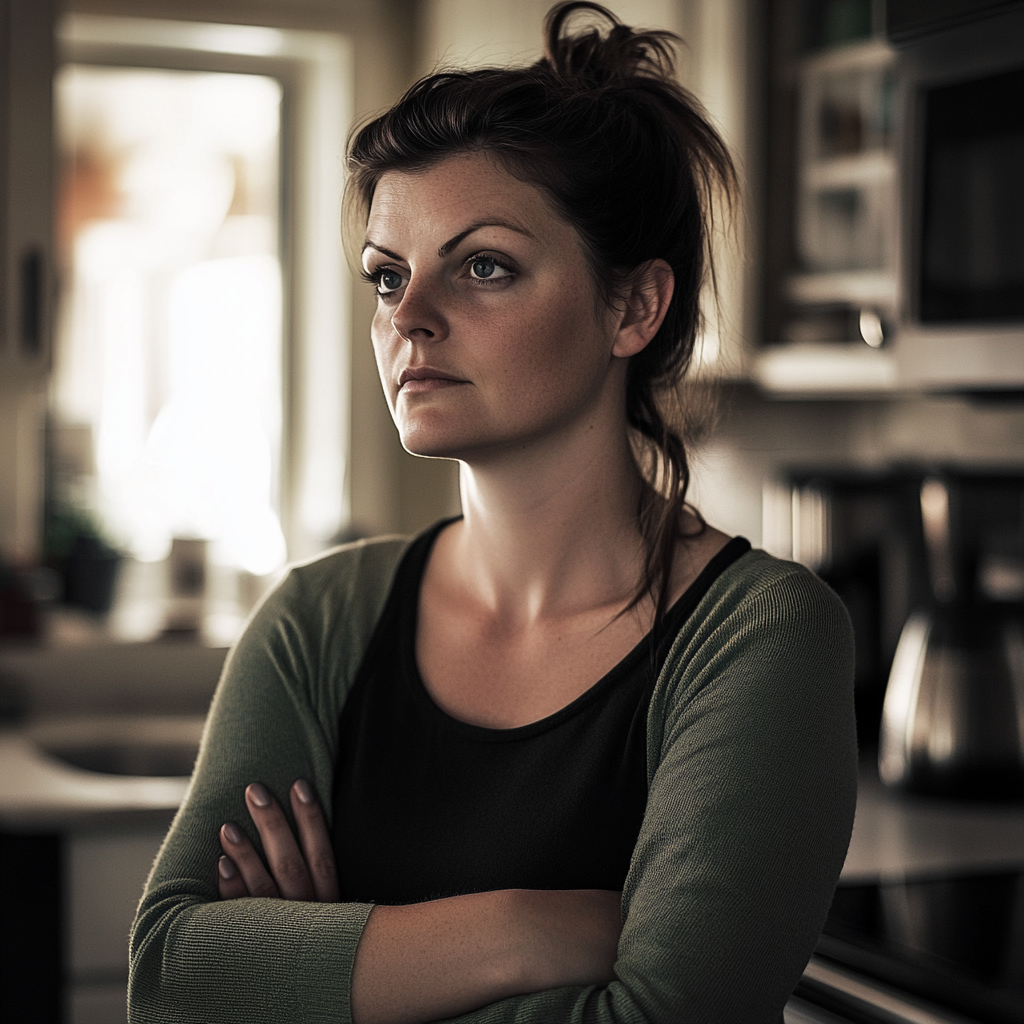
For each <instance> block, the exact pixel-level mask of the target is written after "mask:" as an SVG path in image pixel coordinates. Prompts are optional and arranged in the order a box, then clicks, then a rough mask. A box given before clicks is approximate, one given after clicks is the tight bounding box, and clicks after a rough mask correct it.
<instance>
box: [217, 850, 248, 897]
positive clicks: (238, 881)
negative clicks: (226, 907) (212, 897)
mask: <svg viewBox="0 0 1024 1024" xmlns="http://www.w3.org/2000/svg"><path fill="white" fill-rule="evenodd" d="M223 842H224V841H223V839H222V840H221V843H222V844H223ZM217 890H218V891H219V892H220V898H221V899H222V900H237V899H241V898H242V897H243V896H248V895H249V890H248V889H247V888H246V886H245V881H244V880H243V878H242V876H241V874H240V873H239V870H238V868H237V867H235V862H234V861H233V860H232V859H231V858H230V857H227V856H224V857H221V858H220V860H219V861H217Z"/></svg>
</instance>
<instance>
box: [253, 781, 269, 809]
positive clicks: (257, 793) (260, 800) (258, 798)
mask: <svg viewBox="0 0 1024 1024" xmlns="http://www.w3.org/2000/svg"><path fill="white" fill-rule="evenodd" d="M249 799H250V800H251V801H252V802H253V803H254V804H255V805H256V806H257V807H269V806H270V794H269V793H268V792H267V790H266V787H265V786H261V785H260V783H258V782H254V783H253V784H252V785H251V786H250V787H249Z"/></svg>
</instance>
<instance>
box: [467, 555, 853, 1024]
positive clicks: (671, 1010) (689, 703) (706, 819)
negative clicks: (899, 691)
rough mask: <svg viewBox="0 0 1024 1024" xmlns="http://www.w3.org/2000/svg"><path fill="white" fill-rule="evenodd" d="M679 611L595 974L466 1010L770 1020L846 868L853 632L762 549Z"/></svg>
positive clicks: (534, 1015)
mask: <svg viewBox="0 0 1024 1024" xmlns="http://www.w3.org/2000/svg"><path fill="white" fill-rule="evenodd" d="M737 566H744V567H745V569H744V572H743V573H742V581H741V583H737V581H736V575H737V574H736V573H733V572H732V571H730V572H729V573H728V574H727V575H728V576H729V577H730V578H731V580H732V583H730V584H727V583H726V582H725V581H724V577H723V581H722V585H718V584H716V585H715V587H713V588H712V591H711V592H709V594H708V596H707V598H706V599H705V601H704V602H702V605H701V607H700V608H699V609H698V612H699V613H700V614H699V615H698V616H696V617H694V618H693V619H691V621H690V622H689V623H688V624H687V625H686V626H684V629H683V631H682V633H681V634H680V635H679V637H678V638H677V641H676V643H675V645H674V646H673V649H672V651H671V653H670V655H669V660H668V663H667V664H666V667H665V670H664V672H663V673H662V677H661V679H660V680H659V684H658V687H657V688H656V691H655V694H654V697H653V701H652V706H651V710H650V716H649V733H648V761H649V795H648V806H647V812H646V815H645V818H644V822H643V826H642V828H641V832H640V836H639V839H638V842H637V846H636V849H635V852H634V856H633V860H632V864H631V868H630V872H629V875H628V877H627V879H626V885H625V889H624V893H623V917H624V925H623V931H622V937H621V941H620V945H619V955H618V959H617V961H616V964H615V974H616V978H617V980H616V981H614V982H612V983H611V984H610V985H608V986H605V987H588V988H561V989H555V990H551V991H548V992H541V993H537V994H535V995H529V996H522V997H517V998H513V999H508V1000H504V1001H503V1002H501V1003H496V1004H494V1005H492V1006H489V1007H485V1008H483V1009H482V1010H478V1011H476V1012H474V1013H471V1014H467V1015H464V1016H462V1017H460V1018H458V1019H459V1021H460V1022H461V1024H470V1022H472V1024H511V1022H517V1024H526V1022H541V1021H544V1022H548V1021H559V1022H566V1024H568V1022H576V1024H584V1022H593V1024H600V1022H608V1024H611V1022H622V1021H630V1022H648V1024H682V1022H686V1021H723V1022H736V1021H744V1022H748V1024H755V1022H768V1024H776V1022H778V1021H781V1019H782V1011H783V1007H784V1005H785V1003H786V1000H787V998H788V996H789V994H790V993H791V992H792V990H793V988H794V987H795V985H796V983H797V981H798V980H799V977H800V974H801V972H802V970H803V968H804V966H805V964H806V963H807V960H808V958H809V957H810V954H811V952H812V951H813V948H814V945H815V942H816V940H817V937H818V934H819V933H820V930H821V928H822V926H823V924H824V920H825V917H826V915H827V912H828V908H829V905H830V902H831V898H832V893H833V890H834V888H835V885H836V882H837V881H838V879H839V873H840V870H841V869H842V864H843V860H844V857H845V854H846V848H847V845H848V843H849V838H850V833H851V830H852V827H853V813H854V807H855V803H856V767H857V766H856V738H855V727H854V716H853V640H852V631H851V627H850V623H849V618H848V616H847V615H846V612H845V609H844V608H843V607H842V605H841V603H840V602H839V600H838V599H837V598H836V597H835V595H834V594H833V593H832V592H831V591H830V590H829V589H828V588H827V587H825V585H824V584H822V583H821V582H820V581H819V580H818V579H817V578H816V577H814V576H812V575H811V574H810V573H809V572H807V571H806V570H803V569H801V568H800V567H798V566H789V565H788V564H787V563H780V562H777V561H776V560H774V559H771V558H770V557H769V556H766V555H764V554H763V553H760V552H754V553H751V554H749V555H747V556H745V558H744V559H742V560H741V561H740V562H739V563H737Z"/></svg>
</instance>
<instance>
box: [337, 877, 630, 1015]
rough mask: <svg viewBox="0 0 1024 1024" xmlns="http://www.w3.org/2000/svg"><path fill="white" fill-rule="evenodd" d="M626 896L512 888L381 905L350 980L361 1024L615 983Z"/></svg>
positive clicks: (372, 916) (457, 1011)
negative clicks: (561, 988)
mask: <svg viewBox="0 0 1024 1024" xmlns="http://www.w3.org/2000/svg"><path fill="white" fill-rule="evenodd" d="M619 928H620V915H619V894H618V893H609V892H597V891H590V890H579V891H560V892H547V891H545V892H539V891H532V890H505V891H502V892H487V893H477V894H474V895H469V896H455V897H451V898H449V899H443V900H433V901H430V902H426V903H418V904H413V905H411V906H401V907H375V908H374V910H373V911H372V912H371V914H370V917H369V920H368V921H367V924H366V928H365V930H364V932H363V937H362V939H361V941H360V944H359V948H358V950H357V952H356V960H355V968H354V971H353V976H352V1016H353V1020H354V1022H355V1024H420V1022H425V1021H433V1020H438V1019H442V1018H447V1017H453V1016H456V1015H458V1014H461V1013H466V1012H468V1011H470V1010H474V1009H477V1008H478V1007H481V1006H486V1005H488V1004H490V1003H495V1002H498V1001H499V1000H501V999H505V998H507V997H509V996H514V995H522V994H525V993H529V992H537V991H541V990H544V989H549V988H556V987H559V986H563V985H592V984H600V983H604V982H607V981H610V980H611V977H612V974H611V965H612V963H613V962H614V959H615V951H616V944H617V939H618V934H619Z"/></svg>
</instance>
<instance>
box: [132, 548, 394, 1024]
mask: <svg viewBox="0 0 1024 1024" xmlns="http://www.w3.org/2000/svg"><path fill="white" fill-rule="evenodd" d="M399 551H400V546H399V545H396V544H394V543H391V544H390V545H388V544H384V545H380V544H378V545H365V546H360V547H358V548H353V549H349V550H348V551H343V552H340V553H337V554H335V555H332V556H329V557H328V558H325V559H321V560H319V561H317V562H315V563H312V564H311V565H308V566H305V567H302V568H300V569H298V570H293V571H292V573H290V575H289V576H288V577H287V579H286V580H285V581H284V583H283V584H282V585H281V586H280V587H279V588H278V589H277V590H276V591H275V592H274V593H273V594H272V595H271V596H270V597H269V598H268V600H267V601H266V602H265V603H264V604H263V606H262V607H261V608H260V610H259V611H258V612H257V613H256V615H255V616H254V618H253V619H252V621H251V622H250V624H249V626H248V627H247V629H246V631H245V634H244V636H243V637H242V639H241V640H240V641H239V643H238V645H237V646H236V647H235V649H234V650H233V651H232V652H231V654H230V655H229V657H228V660H227V662H226V664H225V668H224V673H223V676H222V678H221V681H220V684H219V686H218V689H217V693H216V695H215V697H214V701H213V705H212V707H211V709H210V715H209V717H208V720H207V726H206V730H205V733H204V736H203V741H202V745H201V748H200V753H199V759H198V761H197V763H196V769H195V772H194V774H193V778H192V783H191V786H190V789H189V793H188V796H187V798H186V800H185V802H184V804H183V805H182V808H181V810H180V811H179V812H178V815H177V816H176V818H175V820H174V823H173V825H172V826H171V830H170V832H169V834H168V836H167V838H166V840H165V841H164V844H163V846H162V848H161V850H160V853H159V855H158V857H157V860H156V863H155V865H154V867H153V870H152V872H151V874H150V877H149V880H148V882H147V885H146V889H145V892H144V894H143V897H142V902H141V904H140V906H139V909H138V913H137V916H136V921H135V925H134V927H133V930H132V937H131V948H130V980H129V1020H130V1021H131V1022H132V1024H171V1022H173V1024H184V1022H186V1021H187V1022H197V1021H202V1022H204V1024H220V1022H228V1021H232V1022H233V1021H238V1022H242V1021H244V1022H246V1024H260V1022H266V1024H279V1022H281V1021H294V1022H299V1021H302V1022H304V1024H313V1022H327V1021H330V1022H331V1024H344V1022H347V1021H349V1020H350V1019H351V1012H350V1000H349V992H350V982H351V974H352V967H353V963H354V958H355V950H356V947H357V945H358V943H359V939H360V936H361V935H362V929H363V926H364V925H365V923H366V919H367V917H368V916H369V913H370V909H371V908H370V907H369V906H367V905H361V904H322V903H303V902H288V901H285V900H274V899H254V898H248V899H236V900H229V901H221V900H220V898H219V896H218V892H217V878H216V870H217V860H218V857H219V855H220V853H221V850H220V844H219V841H218V830H219V829H220V826H221V825H222V824H223V823H224V822H228V821H233V822H235V823H236V824H238V825H239V827H241V828H242V829H243V830H245V831H246V832H247V833H248V835H249V837H250V839H252V840H253V842H254V843H255V844H256V845H257V848H259V845H260V844H259V836H258V833H257V832H256V829H255V827H254V826H253V823H252V820H251V819H250V817H249V813H248V811H247V809H246V806H245V801H244V796H243V794H244V790H245V787H246V786H247V785H248V784H249V783H250V782H262V783H264V784H265V785H266V786H267V788H268V789H270V791H271V792H272V793H273V794H274V796H275V797H276V798H277V800H278V801H279V802H280V803H281V805H282V806H283V807H284V808H285V809H286V810H287V809H289V807H290V805H289V801H288V799H287V797H288V790H289V788H290V786H291V784H292V783H293V782H294V781H295V780H296V779H297V778H306V779H309V780H310V781H312V782H313V784H314V786H315V787H316V790H317V793H318V794H319V796H320V800H321V803H322V805H323V806H324V808H325V809H326V810H327V811H328V813H329V809H330V806H331V801H330V794H331V785H332V781H333V771H334V760H335V745H336V735H337V718H338V712H339V711H340V708H341V705H342V702H343V701H344V696H345V693H346V691H347V686H348V685H349V684H350V683H351V680H352V678H353V676H354V674H355V670H356V668H357V666H358V663H359V661H360V660H361V657H362V652H363V650H364V649H365V646H366V643H367V642H368V639H369V634H370V633H371V632H372V628H373V625H374V623H375V621H376V618H377V615H378V614H379V611H380V608H381V606H382V605H383V602H384V598H385V596H386V592H387V587H388V584H389V581H390V577H391V573H392V570H393V566H394V563H395V561H396V560H397V554H398V552H399ZM289 813H290V811H289Z"/></svg>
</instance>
